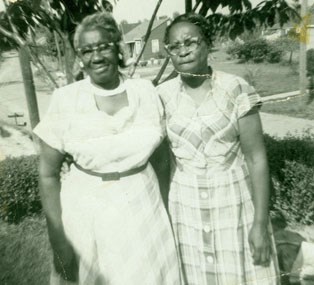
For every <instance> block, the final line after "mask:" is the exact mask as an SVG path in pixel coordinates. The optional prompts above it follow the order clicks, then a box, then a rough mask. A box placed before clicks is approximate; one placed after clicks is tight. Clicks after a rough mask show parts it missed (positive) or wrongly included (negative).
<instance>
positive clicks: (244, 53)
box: [226, 38, 284, 63]
mask: <svg viewBox="0 0 314 285" xmlns="http://www.w3.org/2000/svg"><path fill="white" fill-rule="evenodd" d="M226 52H227V53H228V54H230V55H231V56H232V57H233V58H239V59H241V60H242V61H244V62H250V61H253V62H255V63H259V62H263V61H267V62H269V63H277V62H280V61H281V59H282V56H283V54H284V51H283V50H282V48H281V45H279V43H277V42H273V43H272V42H268V41H267V40H265V39H262V38H259V39H253V40H248V41H246V42H245V43H243V44H241V43H239V42H234V43H232V44H231V45H229V46H228V47H227V49H226Z"/></svg>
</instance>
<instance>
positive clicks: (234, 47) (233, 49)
mask: <svg viewBox="0 0 314 285" xmlns="http://www.w3.org/2000/svg"><path fill="white" fill-rule="evenodd" d="M242 45H243V44H242V43H240V42H238V41H234V42H232V43H230V44H229V45H228V46H227V47H226V53H227V54H229V55H230V56H231V58H239V53H240V50H241V47H242Z"/></svg>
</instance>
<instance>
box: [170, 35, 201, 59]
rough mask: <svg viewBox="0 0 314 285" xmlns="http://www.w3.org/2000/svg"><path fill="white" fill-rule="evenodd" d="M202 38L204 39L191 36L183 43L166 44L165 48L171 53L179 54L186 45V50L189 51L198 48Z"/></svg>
mask: <svg viewBox="0 0 314 285" xmlns="http://www.w3.org/2000/svg"><path fill="white" fill-rule="evenodd" d="M202 40H203V39H200V38H198V37H195V38H189V39H186V40H184V42H183V43H174V44H168V45H165V49H166V51H167V52H168V53H169V54H170V55H179V54H180V52H181V49H182V47H184V48H185V50H186V51H188V52H191V51H194V50H196V49H197V48H198V47H199V45H200V44H201V42H202Z"/></svg>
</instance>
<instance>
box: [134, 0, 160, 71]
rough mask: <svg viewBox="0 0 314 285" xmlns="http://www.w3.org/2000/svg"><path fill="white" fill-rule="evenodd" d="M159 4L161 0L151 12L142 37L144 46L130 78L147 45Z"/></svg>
mask: <svg viewBox="0 0 314 285" xmlns="http://www.w3.org/2000/svg"><path fill="white" fill-rule="evenodd" d="M161 2H162V0H159V1H158V3H157V5H156V7H155V10H154V12H153V15H152V17H151V19H150V21H149V24H148V27H147V31H146V35H145V37H144V45H143V46H142V49H141V51H140V53H139V55H138V57H137V59H136V61H135V63H134V69H133V70H132V72H131V74H130V76H131V77H132V76H133V75H134V72H135V69H136V67H137V65H138V63H139V61H140V59H141V57H142V55H143V52H144V50H145V47H146V45H147V40H148V38H149V36H150V34H151V31H152V27H153V23H154V20H155V18H156V15H157V12H158V9H159V7H160V5H161Z"/></svg>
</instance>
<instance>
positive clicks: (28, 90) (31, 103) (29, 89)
mask: <svg viewBox="0 0 314 285" xmlns="http://www.w3.org/2000/svg"><path fill="white" fill-rule="evenodd" d="M19 59H20V65H21V70H22V77H23V82H24V90H25V95H26V101H27V109H28V114H29V120H30V123H31V128H32V129H33V128H34V127H35V126H36V125H37V124H38V123H39V112H38V105H37V98H36V91H35V85H34V80H33V73H32V68H31V65H30V60H29V55H28V52H27V50H26V49H25V48H24V47H21V48H20V49H19Z"/></svg>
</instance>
